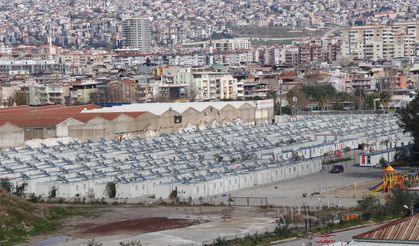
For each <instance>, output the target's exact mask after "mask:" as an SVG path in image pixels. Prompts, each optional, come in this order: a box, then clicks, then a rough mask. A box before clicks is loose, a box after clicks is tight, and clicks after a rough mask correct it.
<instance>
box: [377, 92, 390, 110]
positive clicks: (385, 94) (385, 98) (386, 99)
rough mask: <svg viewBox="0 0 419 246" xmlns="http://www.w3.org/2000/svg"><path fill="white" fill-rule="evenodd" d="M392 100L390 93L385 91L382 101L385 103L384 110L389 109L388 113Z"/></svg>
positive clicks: (381, 96)
mask: <svg viewBox="0 0 419 246" xmlns="http://www.w3.org/2000/svg"><path fill="white" fill-rule="evenodd" d="M390 99H391V95H390V93H388V92H386V91H383V92H381V93H380V100H381V102H382V103H383V107H384V109H386V108H387V111H388V107H389V103H390Z"/></svg>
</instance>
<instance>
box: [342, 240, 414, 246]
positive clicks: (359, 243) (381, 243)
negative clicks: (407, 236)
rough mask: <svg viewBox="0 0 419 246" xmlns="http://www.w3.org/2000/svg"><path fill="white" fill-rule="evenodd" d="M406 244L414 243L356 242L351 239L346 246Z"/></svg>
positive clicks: (394, 245)
mask: <svg viewBox="0 0 419 246" xmlns="http://www.w3.org/2000/svg"><path fill="white" fill-rule="evenodd" d="M406 245H414V244H406V243H386V242H376V243H375V242H356V241H353V242H351V243H350V244H348V246H406Z"/></svg>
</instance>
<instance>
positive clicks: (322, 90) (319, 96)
mask: <svg viewBox="0 0 419 246" xmlns="http://www.w3.org/2000/svg"><path fill="white" fill-rule="evenodd" d="M302 91H303V93H304V95H305V96H306V97H307V98H309V99H311V100H314V101H316V102H318V103H319V107H320V108H321V109H325V105H326V104H327V103H329V102H330V100H331V99H334V98H336V94H337V91H336V88H335V87H334V86H333V85H331V84H315V85H304V86H303V87H302Z"/></svg>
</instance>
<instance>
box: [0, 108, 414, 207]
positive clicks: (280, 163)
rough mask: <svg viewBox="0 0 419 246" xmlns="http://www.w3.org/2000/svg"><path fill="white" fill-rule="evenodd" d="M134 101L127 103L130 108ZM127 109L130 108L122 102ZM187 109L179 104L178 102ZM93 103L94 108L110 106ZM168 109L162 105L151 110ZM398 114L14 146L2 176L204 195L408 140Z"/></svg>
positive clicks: (45, 184) (68, 190)
mask: <svg viewBox="0 0 419 246" xmlns="http://www.w3.org/2000/svg"><path fill="white" fill-rule="evenodd" d="M130 107H132V110H134V108H135V105H127V106H125V109H124V107H122V108H121V109H120V110H122V111H128V110H129V109H130ZM123 109H124V110H123ZM175 109H176V110H178V111H177V112H179V111H180V108H175ZM106 110H110V109H106V108H104V109H93V110H87V111H106ZM158 110H161V111H160V112H161V113H163V112H164V111H163V109H160V108H159V107H158V106H155V108H153V107H151V108H150V109H149V111H151V112H154V113H158V112H159V111H158ZM185 110H186V109H185ZM396 120H397V119H396V117H395V116H392V115H328V116H304V117H302V118H301V119H299V120H298V121H292V122H286V123H280V124H265V125H257V126H249V125H244V124H226V125H225V126H222V127H221V126H220V127H213V128H209V129H199V128H185V129H183V130H181V132H180V133H178V134H170V135H164V136H160V137H155V138H151V139H148V140H147V139H144V138H133V139H125V140H124V139H120V140H105V139H102V140H99V141H87V142H84V143H82V142H73V143H71V144H62V143H60V144H59V145H57V146H50V147H48V146H43V147H41V148H31V147H28V146H27V147H24V148H21V149H16V148H10V149H8V150H6V151H3V152H1V154H0V178H7V179H9V180H12V183H13V184H14V185H15V186H19V185H22V184H26V188H25V192H26V193H34V194H36V195H41V196H44V197H46V196H48V195H49V194H50V192H51V191H52V190H56V194H57V196H58V197H64V198H68V199H71V198H74V197H86V196H89V194H94V196H95V197H96V198H102V197H104V198H105V197H107V193H106V192H105V189H106V186H107V185H108V183H109V182H114V183H116V197H118V198H132V197H154V198H156V199H160V198H162V199H167V198H168V197H169V196H170V195H171V194H173V193H175V194H176V196H177V198H179V199H199V198H200V197H207V196H212V195H219V194H227V193H229V192H231V191H234V190H238V189H243V188H248V187H253V186H257V185H263V184H267V183H272V182H277V181H284V180H287V179H290V178H295V177H301V176H305V175H310V174H313V173H316V172H319V171H320V170H321V168H322V165H321V162H322V160H323V159H322V158H323V156H324V155H325V154H333V153H334V152H335V151H337V150H340V151H341V150H343V149H344V148H346V147H349V148H351V149H354V148H357V147H358V145H359V144H368V145H369V146H374V148H375V149H377V150H378V149H382V148H385V146H382V144H381V143H382V142H383V140H385V139H391V141H392V146H394V147H399V146H403V145H405V144H407V143H408V142H409V141H410V140H411V138H410V136H406V135H404V134H403V133H402V130H401V129H400V128H399V126H398V125H397V124H395V122H396Z"/></svg>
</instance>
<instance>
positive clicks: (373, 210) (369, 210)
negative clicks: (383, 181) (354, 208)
mask: <svg viewBox="0 0 419 246" xmlns="http://www.w3.org/2000/svg"><path fill="white" fill-rule="evenodd" d="M357 202H358V210H359V211H362V214H361V216H362V217H363V219H366V220H368V219H370V218H376V217H377V215H378V214H379V211H382V208H383V205H382V204H381V201H380V199H379V198H377V197H376V196H373V195H366V196H364V197H363V198H362V199H361V200H358V201H357Z"/></svg>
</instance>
